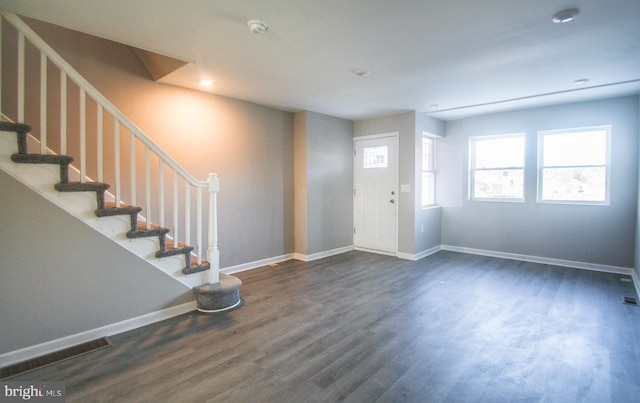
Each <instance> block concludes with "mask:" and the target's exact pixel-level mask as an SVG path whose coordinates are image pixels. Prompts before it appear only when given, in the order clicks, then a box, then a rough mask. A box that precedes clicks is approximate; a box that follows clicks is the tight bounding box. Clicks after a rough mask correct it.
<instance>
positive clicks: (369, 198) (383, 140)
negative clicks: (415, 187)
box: [353, 133, 398, 254]
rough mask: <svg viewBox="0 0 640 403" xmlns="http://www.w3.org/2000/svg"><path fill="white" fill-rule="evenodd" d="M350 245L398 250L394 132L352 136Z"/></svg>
mask: <svg viewBox="0 0 640 403" xmlns="http://www.w3.org/2000/svg"><path fill="white" fill-rule="evenodd" d="M354 143H355V147H354V148H355V155H354V180H353V183H354V190H353V191H354V195H353V196H354V197H353V203H354V204H353V221H354V229H353V230H354V232H353V244H354V247H356V248H358V249H367V250H372V251H377V252H385V253H393V254H395V253H397V251H398V240H397V238H398V135H397V133H392V134H386V135H379V136H367V137H361V138H355V139H354Z"/></svg>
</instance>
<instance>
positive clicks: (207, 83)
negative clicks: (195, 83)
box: [200, 79, 213, 87]
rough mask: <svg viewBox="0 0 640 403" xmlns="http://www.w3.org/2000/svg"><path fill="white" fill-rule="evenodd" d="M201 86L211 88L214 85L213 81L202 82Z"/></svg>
mask: <svg viewBox="0 0 640 403" xmlns="http://www.w3.org/2000/svg"><path fill="white" fill-rule="evenodd" d="M200 85H201V86H203V87H211V86H212V85H213V81H211V80H206V79H205V80H200Z"/></svg>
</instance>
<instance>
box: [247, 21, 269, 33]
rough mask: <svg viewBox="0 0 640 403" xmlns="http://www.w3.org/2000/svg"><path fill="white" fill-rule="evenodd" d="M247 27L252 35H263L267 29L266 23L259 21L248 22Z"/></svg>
mask: <svg viewBox="0 0 640 403" xmlns="http://www.w3.org/2000/svg"><path fill="white" fill-rule="evenodd" d="M247 25H248V26H249V29H250V30H251V32H253V33H254V34H264V33H265V32H267V30H268V29H269V26H268V25H267V23H266V22H264V21H260V20H249V21H248V22H247Z"/></svg>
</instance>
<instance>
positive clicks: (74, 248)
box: [0, 171, 193, 354]
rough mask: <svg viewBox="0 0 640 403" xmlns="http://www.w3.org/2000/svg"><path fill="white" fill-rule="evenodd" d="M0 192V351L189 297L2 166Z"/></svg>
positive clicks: (183, 288)
mask: <svg viewBox="0 0 640 403" xmlns="http://www.w3.org/2000/svg"><path fill="white" fill-rule="evenodd" d="M0 189H2V202H3V208H2V209H0V228H2V231H0V256H2V258H1V259H0V323H2V325H1V327H0V329H1V330H0V354H2V353H7V352H10V351H14V350H17V349H20V348H24V347H28V346H31V345H35V344H39V343H43V342H46V341H50V340H54V339H58V338H61V337H65V336H69V335H73V334H76V333H80V332H83V331H87V330H91V329H95V328H98V327H101V326H105V325H108V324H111V323H115V322H119V321H122V320H125V319H130V318H133V317H136V316H140V315H144V314H146V313H150V312H155V311H159V310H162V309H164V308H168V307H170V306H173V305H178V304H182V303H186V302H189V301H191V300H193V294H192V291H191V290H190V289H189V287H186V286H184V285H182V284H181V283H179V282H177V281H175V280H174V279H172V278H170V277H169V276H167V275H166V274H164V273H162V272H161V271H159V270H158V269H156V268H155V267H153V266H151V265H149V264H148V263H147V262H145V261H144V260H141V259H140V258H138V257H137V256H135V255H133V254H131V253H130V252H128V251H126V250H125V249H123V248H121V247H120V246H119V245H117V244H116V243H114V242H113V241H111V240H110V239H108V238H106V237H104V236H102V235H100V234H98V233H97V232H95V231H94V230H93V229H92V228H90V227H89V226H87V225H85V224H83V223H81V222H80V221H78V220H77V219H76V218H74V217H72V216H71V215H69V214H68V213H66V212H65V211H63V210H61V209H60V208H58V207H56V206H54V205H53V204H51V203H49V202H48V201H47V200H45V199H43V198H41V197H40V196H38V195H37V194H36V193H34V192H33V191H32V190H31V189H29V188H27V187H26V186H24V185H23V184H21V183H19V182H17V181H16V180H15V179H13V178H12V177H11V176H9V175H7V174H6V173H5V172H4V171H0Z"/></svg>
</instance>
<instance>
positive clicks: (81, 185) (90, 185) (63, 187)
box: [55, 182, 109, 192]
mask: <svg viewBox="0 0 640 403" xmlns="http://www.w3.org/2000/svg"><path fill="white" fill-rule="evenodd" d="M55 189H56V190H58V191H60V192H91V191H98V190H107V189H109V184H108V183H102V182H64V183H63V182H59V183H56V184H55Z"/></svg>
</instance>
